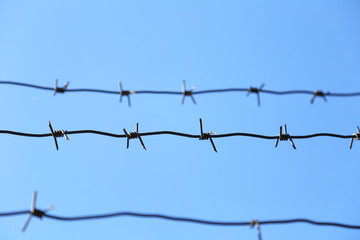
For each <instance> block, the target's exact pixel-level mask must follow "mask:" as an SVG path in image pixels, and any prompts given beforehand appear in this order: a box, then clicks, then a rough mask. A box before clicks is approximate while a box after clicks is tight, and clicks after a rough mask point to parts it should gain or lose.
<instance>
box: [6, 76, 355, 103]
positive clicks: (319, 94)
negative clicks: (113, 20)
mask: <svg viewBox="0 0 360 240" xmlns="http://www.w3.org/2000/svg"><path fill="white" fill-rule="evenodd" d="M0 84H8V85H17V86H23V87H29V88H36V89H41V90H48V91H53V92H54V95H55V94H56V93H65V92H95V93H105V94H116V95H120V101H121V100H122V96H126V97H128V105H129V106H130V94H172V95H182V99H181V103H184V99H185V96H189V97H190V98H191V100H192V101H193V103H194V104H196V101H195V98H194V97H193V95H196V94H207V93H224V92H246V95H247V96H248V95H249V94H250V93H255V94H256V95H257V103H258V105H259V106H260V93H267V94H273V95H289V94H307V95H311V96H312V98H311V100H310V103H314V100H315V98H316V97H321V98H323V99H324V100H325V101H327V99H326V97H357V96H360V92H352V93H331V92H323V91H320V90H315V91H310V90H289V91H274V90H265V89H263V87H264V84H262V85H261V86H260V87H259V88H254V87H250V88H224V89H211V90H202V91H193V90H194V87H193V88H191V90H186V88H185V81H183V82H182V91H156V90H139V91H132V90H123V88H122V85H121V82H120V81H119V86H120V91H109V90H101V89H89V88H77V89H69V88H67V86H68V84H69V83H68V82H67V83H65V84H64V87H62V88H59V87H57V80H56V81H55V87H53V88H52V87H45V86H39V85H35V84H28V83H21V82H13V81H0Z"/></svg>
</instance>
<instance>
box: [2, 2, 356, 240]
mask: <svg viewBox="0 0 360 240" xmlns="http://www.w3.org/2000/svg"><path fill="white" fill-rule="evenodd" d="M359 11H360V3H359V1H101V2H100V1H98V2H96V1H6V0H2V1H0V43H1V44H0V66H1V71H0V79H1V80H11V81H19V82H26V83H33V84H38V85H44V86H50V87H51V86H53V84H54V81H55V79H56V78H58V79H59V85H63V84H64V83H65V82H66V81H69V82H70V85H69V88H99V89H106V90H117V89H118V81H119V80H122V82H123V87H124V88H125V89H128V90H172V91H177V90H181V81H182V80H186V83H187V86H188V87H189V88H190V87H191V86H195V87H196V90H206V89H214V88H231V87H244V88H247V87H250V86H254V87H256V86H260V85H261V84H262V83H265V89H271V90H290V89H307V90H317V89H319V90H323V91H330V92H331V91H332V92H354V91H359V90H360V84H359V76H360V68H359V66H360V45H359V42H360V28H359V23H360V15H359ZM131 97H132V98H131V100H132V107H131V108H129V107H128V106H127V102H126V99H125V101H123V102H122V103H119V96H116V95H105V94H93V93H65V94H57V95H56V96H53V95H52V93H51V92H48V91H42V90H36V89H29V88H23V87H16V86H7V85H1V86H0V101H1V104H0V107H1V113H2V114H1V118H0V129H7V130H14V131H22V132H31V133H47V132H49V128H48V125H47V122H48V121H49V120H51V122H52V125H53V127H54V128H55V129H64V130H81V129H95V130H102V131H109V132H113V133H122V129H123V128H126V129H127V130H128V131H134V129H135V124H136V122H139V127H140V132H148V131H159V130H171V131H179V132H186V133H191V134H198V133H199V118H200V117H201V118H202V119H203V123H204V131H215V132H217V133H229V132H252V133H258V134H265V135H276V134H278V131H279V127H280V125H284V124H287V126H288V131H289V133H290V134H293V135H303V134H310V133H316V132H332V133H338V134H352V133H354V132H355V131H356V126H358V125H360V122H359V119H360V118H359V117H360V113H359V111H358V106H359V101H360V99H359V98H358V97H357V98H330V97H329V98H328V102H327V103H326V102H324V101H323V100H322V99H316V100H315V104H313V105H311V104H310V103H309V101H310V98H311V96H308V95H290V96H273V95H268V94H262V95H261V100H262V106H261V107H260V108H259V107H258V106H257V104H256V96H255V95H251V96H249V97H246V96H245V93H227V94H207V95H196V96H195V98H196V100H197V102H198V104H197V105H193V104H192V102H191V101H190V99H188V98H187V99H186V100H185V104H184V105H181V104H180V100H181V96H177V95H169V96H167V95H145V94H143V95H133V96H131ZM69 137H70V141H69V142H67V141H65V139H62V138H61V139H58V141H59V145H60V150H59V151H56V149H55V146H54V142H53V140H52V139H51V138H25V137H19V136H12V135H1V136H0V145H1V153H2V154H1V155H2V156H1V167H0V190H1V192H2V194H1V198H0V212H6V211H12V210H23V209H29V208H30V203H31V196H32V193H33V191H34V190H37V191H38V207H39V208H40V209H43V208H46V207H47V206H49V205H54V206H55V209H54V210H52V212H51V213H52V214H57V215H64V216H75V215H84V214H96V213H107V212H113V211H138V212H149V213H162V214H169V215H176V216H184V217H194V218H201V219H210V220H219V221H221V220H224V221H249V220H250V219H254V218H257V219H259V220H267V219H287V218H298V217H302V218H310V219H314V220H319V221H337V222H343V223H348V224H360V220H359V210H360V207H359V204H358V202H359V201H358V199H359V197H360V193H359V191H358V189H359V188H360V175H359V170H360V161H359V151H360V142H357V141H355V142H354V146H353V149H352V150H349V142H350V141H349V139H336V138H327V137H321V138H313V139H307V140H301V139H300V140H295V144H296V147H297V148H298V149H297V150H293V149H292V147H291V145H290V143H289V142H280V143H279V146H278V148H275V147H274V145H275V140H274V141H268V140H263V139H253V138H245V137H233V138H221V139H214V141H215V144H216V147H217V148H218V151H219V152H218V153H214V151H213V150H212V148H211V145H210V142H208V141H198V140H197V139H187V138H181V137H176V136H165V135H163V136H148V137H143V140H144V143H145V144H146V147H147V149H148V150H147V151H144V150H142V148H141V146H140V144H139V142H138V141H137V140H132V141H131V143H130V148H129V149H126V140H125V139H115V138H110V137H105V136H97V135H90V134H84V135H71V136H69ZM25 220H26V216H16V217H10V218H0V238H1V239H35V238H36V239H38V240H42V239H89V240H90V239H100V238H104V237H105V238H106V239H129V240H131V239H134V240H135V239H156V240H159V239H174V240H175V239H229V240H230V239H257V236H256V231H255V229H249V228H248V227H212V226H202V225H194V224H189V223H174V222H167V221H163V220H156V219H154V220H149V219H135V218H127V217H124V218H113V219H107V220H99V221H84V222H71V223H69V222H58V221H53V220H50V219H44V220H42V221H40V220H39V219H32V221H31V223H30V225H29V227H28V229H27V231H26V232H25V233H22V232H21V228H22V226H23V224H24V222H25ZM262 234H263V239H266V240H270V239H276V240H282V239H293V240H297V239H328V240H332V239H334V240H335V239H359V238H360V232H359V231H355V230H344V229H339V228H331V227H316V226H312V225H306V224H292V225H268V226H263V227H262Z"/></svg>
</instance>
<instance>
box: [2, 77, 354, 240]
mask: <svg viewBox="0 0 360 240" xmlns="http://www.w3.org/2000/svg"><path fill="white" fill-rule="evenodd" d="M0 84H9V85H17V86H24V87H30V88H36V89H42V90H48V91H53V94H54V95H56V93H65V92H92V93H105V94H116V95H119V96H120V102H121V101H122V98H123V96H126V97H127V98H128V105H129V106H131V102H130V95H133V94H170V95H181V96H182V98H181V103H182V104H183V103H184V101H185V98H186V97H190V98H191V100H192V102H193V103H194V104H196V100H195V98H194V95H198V94H207V93H225V92H246V95H247V96H249V95H250V94H251V93H253V94H256V96H257V104H258V106H260V93H267V94H273V95H290V94H305V95H311V99H310V103H314V101H315V99H316V98H317V97H321V98H323V100H324V101H327V97H358V96H360V92H352V93H331V92H324V91H320V90H315V91H310V90H289V91H274V90H265V89H263V87H264V84H262V85H261V86H260V87H259V88H254V87H250V88H225V89H213V90H203V91H194V89H195V88H194V87H193V88H191V89H190V90H188V89H186V85H185V81H183V82H182V91H156V90H138V91H133V90H124V89H123V87H122V83H121V81H119V90H118V91H108V90H101V89H87V88H79V89H69V88H68V85H69V83H68V82H67V83H65V84H64V86H63V87H58V86H57V85H58V80H55V86H54V87H53V88H51V87H45V86H38V85H33V84H27V83H20V82H13V81H0ZM199 121H200V134H189V133H183V132H175V131H153V132H143V133H141V132H139V124H138V123H137V124H136V130H135V131H134V132H128V131H127V130H126V129H125V128H124V129H123V132H124V134H117V133H111V132H104V131H98V130H74V131H67V130H54V129H53V127H52V125H51V123H50V121H49V122H48V126H49V128H50V133H25V132H16V131H10V130H0V134H10V135H17V136H23V137H53V139H54V142H55V147H56V149H57V150H58V149H59V146H58V141H57V138H59V137H64V138H65V139H66V140H69V137H68V135H76V134H96V135H104V136H108V137H114V138H126V148H129V145H130V140H131V139H139V141H140V144H141V146H142V147H143V149H144V150H146V147H145V144H144V141H143V139H142V137H145V136H152V135H175V136H180V137H186V138H196V139H199V140H209V141H210V143H211V145H212V148H213V150H214V151H215V152H217V148H216V147H215V143H214V140H213V139H214V138H228V137H235V136H240V137H251V138H260V139H266V140H276V142H275V147H277V146H278V143H279V141H290V143H291V145H292V147H293V148H294V149H296V147H295V143H294V141H293V139H309V138H315V137H334V138H340V139H350V149H351V148H352V145H353V141H354V140H360V129H359V127H357V132H355V133H352V134H348V135H343V134H335V133H313V134H308V135H290V134H289V133H288V131H287V127H286V125H284V126H281V127H280V131H279V134H278V135H262V134H255V133H246V132H232V133H224V134H216V133H215V132H204V131H203V126H202V119H201V118H200V120H199ZM283 130H284V131H283ZM36 197H37V193H36V192H35V193H34V195H33V201H32V205H31V209H30V210H22V211H12V212H2V213H0V217H10V216H17V215H28V218H27V220H26V222H25V224H24V227H23V229H22V230H23V231H25V230H26V228H27V226H28V224H29V222H30V220H31V218H32V217H38V218H40V219H42V218H48V219H53V220H57V221H83V220H95V219H106V218H113V217H126V216H127V217H137V218H152V219H153V218H157V219H163V220H168V221H176V222H188V223H196V224H205V225H216V226H250V227H256V229H257V235H258V239H259V240H261V239H262V237H261V231H260V225H262V226H263V225H270V224H290V223H308V224H312V225H316V226H330V227H340V228H345V229H355V230H360V225H352V224H344V223H337V222H324V221H315V220H311V219H304V218H294V219H284V220H265V221H259V220H257V219H254V220H250V221H238V222H229V221H212V220H202V219H196V218H190V217H189V218H188V217H178V216H170V215H164V214H153V213H140V212H129V211H122V212H113V213H106V214H97V215H85V216H59V215H52V214H48V213H47V212H48V211H49V210H51V209H52V207H49V208H47V209H44V210H40V209H38V208H36Z"/></svg>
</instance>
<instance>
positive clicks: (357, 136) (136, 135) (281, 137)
mask: <svg viewBox="0 0 360 240" xmlns="http://www.w3.org/2000/svg"><path fill="white" fill-rule="evenodd" d="M48 125H49V128H50V133H25V132H15V131H9V130H0V134H10V135H17V136H23V137H34V138H39V137H53V139H54V142H55V147H56V150H59V146H58V142H57V138H58V137H64V138H65V139H66V140H70V139H69V137H68V135H75V134H86V133H87V134H96V135H103V136H108V137H113V138H126V148H129V145H130V139H139V141H140V144H141V146H142V147H143V149H144V150H146V147H145V144H144V141H143V140H142V138H141V137H144V136H152V135H175V136H180V137H186V138H197V139H199V140H210V143H211V145H212V147H213V149H214V151H215V152H217V149H216V147H215V143H214V141H213V138H228V137H235V136H241V137H251V138H261V139H266V140H275V139H276V143H275V147H277V146H278V143H279V141H288V140H289V141H290V143H291V145H292V147H293V148H294V149H296V146H295V143H294V141H293V139H308V138H315V137H333V138H342V139H351V140H350V149H351V148H352V146H353V142H354V140H360V128H359V127H357V132H355V133H353V134H350V135H342V134H335V133H314V134H308V135H290V134H289V133H288V131H287V127H286V125H284V131H283V126H280V132H279V134H278V135H272V136H269V135H261V134H255V133H245V132H232V133H224V134H216V132H204V131H203V126H202V119H201V118H200V134H199V135H197V134H189V133H183V132H175V131H155V132H143V133H140V132H139V123H136V131H135V132H128V131H126V129H125V128H124V129H123V132H124V134H116V133H110V132H103V131H98V130H75V131H65V130H55V131H54V130H53V127H52V125H51V122H50V121H49V122H48Z"/></svg>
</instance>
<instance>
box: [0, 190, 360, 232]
mask: <svg viewBox="0 0 360 240" xmlns="http://www.w3.org/2000/svg"><path fill="white" fill-rule="evenodd" d="M36 200H37V192H36V191H35V192H34V193H33V197H32V202H31V208H30V210H22V211H12V212H2V213H0V217H10V216H17V215H26V214H28V215H29V216H28V218H27V219H26V221H25V224H24V226H23V228H22V231H23V232H24V231H25V230H26V228H27V226H28V225H29V223H30V220H31V218H32V217H33V216H35V217H38V218H40V219H42V218H49V219H53V220H58V221H83V220H95V219H105V218H113V217H125V216H127V217H137V218H158V219H163V220H168V221H176V222H188V223H197V224H204V225H213V226H250V227H254V226H257V229H258V236H259V238H260V237H261V234H260V225H270V224H289V223H308V224H312V225H317V226H329V227H340V228H346V229H355V230H360V225H352V224H344V223H337V222H324V221H315V220H311V219H305V218H295V219H284V220H264V221H259V220H257V219H253V220H251V221H236V222H235V221H232V222H230V221H213V220H204V219H196V218H188V217H177V216H170V215H164V214H154V213H139V212H129V211H122V212H113V213H106V214H94V215H85V216H75V217H65V216H58V215H52V214H48V213H47V212H48V211H50V210H51V209H53V208H54V207H53V206H50V207H48V208H46V209H44V210H40V209H38V208H36Z"/></svg>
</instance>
